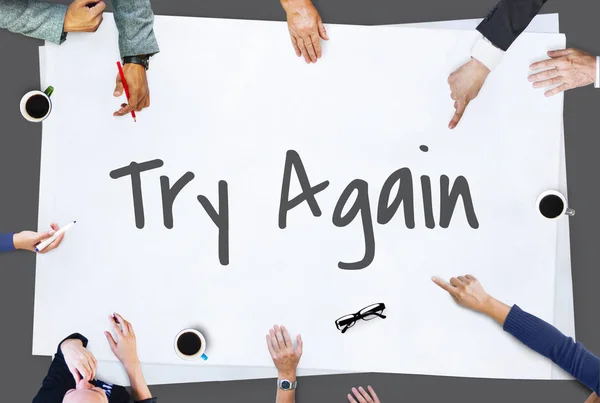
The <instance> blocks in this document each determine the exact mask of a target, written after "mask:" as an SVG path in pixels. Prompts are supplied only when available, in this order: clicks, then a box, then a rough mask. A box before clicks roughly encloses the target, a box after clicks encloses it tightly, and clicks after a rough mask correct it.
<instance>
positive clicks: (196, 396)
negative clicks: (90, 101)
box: [0, 0, 600, 403]
mask: <svg viewBox="0 0 600 403" xmlns="http://www.w3.org/2000/svg"><path fill="white" fill-rule="evenodd" d="M61 2H64V3H68V1H61ZM495 2H496V0H454V1H448V0H421V1H394V0H379V1H365V0H362V1H359V0H317V1H316V3H315V4H316V5H317V7H318V8H319V10H320V12H321V16H322V17H323V20H324V21H325V22H326V23H342V24H361V25H371V24H373V25H375V24H392V23H408V22H422V21H438V20H452V19H464V18H482V17H484V16H485V15H486V13H487V11H488V10H489V9H490V8H491V7H493V5H494V3H495ZM152 4H153V8H154V11H155V13H156V14H157V15H180V16H201V17H217V18H239V19H258V20H284V19H285V15H284V13H283V11H282V10H281V7H280V5H279V3H278V1H277V0H205V1H202V2H196V1H189V0H152ZM543 12H545V13H550V12H559V13H560V25H561V31H562V32H564V33H566V34H567V43H568V46H569V47H578V48H581V49H584V50H587V51H588V52H591V53H593V54H600V24H598V22H597V21H598V15H600V2H597V1H592V0H569V1H566V0H563V1H558V0H551V1H549V2H548V4H547V5H546V6H545V8H544V9H543ZM198 40H202V39H201V38H200V39H198ZM41 44H42V42H41V41H37V40H33V39H29V38H24V37H21V36H18V35H14V34H11V33H8V32H5V31H0V50H1V56H0V57H1V59H0V60H1V62H0V72H1V77H2V78H1V82H2V85H1V87H0V231H4V232H7V231H19V230H22V229H35V228H36V226H37V208H38V187H39V161H40V146H41V125H35V124H31V123H28V122H26V121H25V120H24V119H23V118H22V117H21V115H20V113H19V109H18V103H19V100H20V98H21V96H22V95H23V94H24V93H25V92H26V91H28V90H31V89H38V88H39V67H38V66H39V65H38V46H40V45H41ZM289 50H290V52H291V51H292V48H291V46H290V49H289ZM190 51H193V49H190ZM398 51H400V52H401V51H402V45H401V44H399V45H398ZM183 56H185V55H183ZM406 57H407V59H409V62H411V63H418V60H411V55H406ZM299 62H300V61H299ZM81 85H86V83H81ZM90 85H93V84H90ZM106 90H107V91H112V88H107V89H106ZM449 105H450V102H449ZM599 116H600V90H594V88H592V87H587V88H584V89H578V90H575V91H569V92H568V93H567V95H566V98H565V135H566V151H567V172H568V181H569V196H570V204H571V205H572V206H573V207H574V208H576V209H577V215H576V216H575V217H574V218H573V219H571V250H572V263H573V285H574V294H575V323H576V332H577V337H578V340H579V341H581V342H583V343H584V344H585V345H586V346H587V347H588V348H589V349H591V350H592V351H596V352H598V353H600V320H599V315H598V307H599V306H600V293H598V292H597V288H596V284H598V282H599V280H600V269H599V268H598V264H597V262H598V261H599V260H600V259H599V258H600V248H599V247H597V242H598V232H597V229H598V228H599V227H600V214H599V213H598V212H597V211H595V210H596V209H598V201H599V200H600V193H599V191H598V180H597V173H598V172H599V171H600V169H599V168H600V159H599V158H598V157H597V156H596V148H597V147H598V146H599V145H600V138H599V137H598V133H597V132H598V128H597V127H598V124H599ZM467 118H468V116H467ZM92 119H93V117H92V118H91V120H90V121H92ZM81 131H82V133H85V127H82V128H81ZM34 279H35V256H34V254H33V253H27V252H22V251H19V252H15V253H8V254H3V255H0V317H1V318H2V321H3V324H2V325H1V326H0V328H1V331H0V337H1V340H2V342H1V346H2V347H1V349H2V354H1V356H0V374H2V375H1V376H0V385H2V386H1V390H0V393H1V394H2V398H1V399H0V400H2V401H3V402H26V401H31V399H32V398H33V396H34V395H35V393H36V392H37V390H38V388H39V386H40V385H41V381H42V379H43V377H44V375H45V373H46V370H47V369H48V366H49V364H50V359H49V358H47V357H33V356H32V355H31V337H32V324H33V304H34ZM90 281H94V278H93V275H91V276H90ZM515 281H519V279H515ZM67 284H68V282H65V289H67ZM531 286H532V289H533V288H534V287H535V284H532V285H531ZM57 292H61V291H59V290H57ZM74 303H77V302H76V301H74ZM64 319H65V320H70V318H69V312H64ZM406 326H410V323H406ZM498 331H501V330H500V329H499V330H498ZM305 348H310V346H305ZM456 348H457V349H460V350H462V351H463V352H464V354H470V351H469V346H468V345H457V346H456ZM367 384H371V385H373V387H375V389H376V391H377V392H378V394H379V397H380V398H381V400H382V402H438V401H446V402H448V401H450V402H460V403H468V402H474V403H475V402H477V403H480V402H490V403H491V402H507V401H511V402H541V401H543V402H549V403H550V402H552V403H554V402H583V401H584V400H585V398H586V396H587V395H588V394H589V392H588V391H587V390H586V389H585V388H584V387H582V386H581V385H579V384H578V383H577V382H575V381H513V380H487V379H468V378H448V377H433V376H415V375H390V374H356V375H343V376H320V377H306V378H301V379H300V388H299V391H298V394H297V401H298V402H301V403H306V402H344V401H347V399H346V397H345V396H346V393H348V391H349V390H350V388H351V387H352V386H355V385H367ZM151 389H152V391H153V392H154V394H155V395H157V396H159V401H160V402H163V403H164V402H169V403H177V402H207V403H208V402H257V403H258V402H261V403H262V402H269V401H274V396H275V382H274V380H258V381H238V382H226V383H218V382H216V383H204V384H187V385H165V386H153V387H152V388H151Z"/></svg>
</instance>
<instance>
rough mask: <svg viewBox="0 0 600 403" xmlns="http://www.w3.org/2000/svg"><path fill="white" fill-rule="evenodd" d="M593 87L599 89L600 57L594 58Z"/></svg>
mask: <svg viewBox="0 0 600 403" xmlns="http://www.w3.org/2000/svg"><path fill="white" fill-rule="evenodd" d="M594 87H596V88H600V56H596V83H595V84H594Z"/></svg>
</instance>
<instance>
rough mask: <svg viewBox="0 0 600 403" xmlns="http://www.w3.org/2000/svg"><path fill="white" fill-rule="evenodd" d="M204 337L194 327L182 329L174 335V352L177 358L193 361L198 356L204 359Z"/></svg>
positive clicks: (205, 358) (205, 357)
mask: <svg viewBox="0 0 600 403" xmlns="http://www.w3.org/2000/svg"><path fill="white" fill-rule="evenodd" d="M205 351H206V339H205V338H204V336H203V335H202V333H200V332H199V331H198V330H196V329H183V330H182V331H181V332H179V333H178V334H177V336H176V337H175V352H176V353H177V355H178V356H179V358H181V359H183V360H187V361H194V360H197V359H199V358H201V359H203V360H204V361H206V360H207V359H208V357H207V356H206V354H204V352H205Z"/></svg>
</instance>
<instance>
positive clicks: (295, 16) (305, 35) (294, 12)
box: [281, 0, 329, 63]
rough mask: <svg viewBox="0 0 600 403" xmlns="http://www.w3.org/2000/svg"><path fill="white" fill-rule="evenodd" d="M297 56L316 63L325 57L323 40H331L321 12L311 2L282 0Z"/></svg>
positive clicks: (305, 0)
mask: <svg viewBox="0 0 600 403" xmlns="http://www.w3.org/2000/svg"><path fill="white" fill-rule="evenodd" d="M281 4H282V5H283V8H284V9H285V12H286V14H287V22H288V29H289V31H290V37H291V39H292V45H293V46H294V50H295V51H296V56H298V57H300V56H304V60H305V61H306V63H316V62H317V60H318V59H320V58H321V56H322V55H323V49H322V48H321V39H323V40H324V41H327V40H329V37H328V36H327V31H326V30H325V26H324V25H323V21H322V20H321V16H320V15H319V12H318V11H317V9H316V8H315V6H313V4H312V3H311V1H310V0H282V2H281Z"/></svg>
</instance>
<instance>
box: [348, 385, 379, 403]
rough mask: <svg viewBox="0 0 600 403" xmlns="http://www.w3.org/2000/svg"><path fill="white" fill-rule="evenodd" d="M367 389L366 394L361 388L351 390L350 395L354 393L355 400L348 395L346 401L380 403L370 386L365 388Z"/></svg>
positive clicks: (351, 402) (352, 402)
mask: <svg viewBox="0 0 600 403" xmlns="http://www.w3.org/2000/svg"><path fill="white" fill-rule="evenodd" d="M367 389H369V391H368V392H367V391H366V390H365V389H364V388H363V387H362V386H360V387H359V388H358V389H356V388H352V393H354V396H356V399H354V397H352V395H351V394H350V393H348V401H349V402H350V403H357V402H358V403H381V401H380V400H379V398H378V397H377V394H376V393H375V391H374V390H373V388H372V387H371V386H367Z"/></svg>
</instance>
